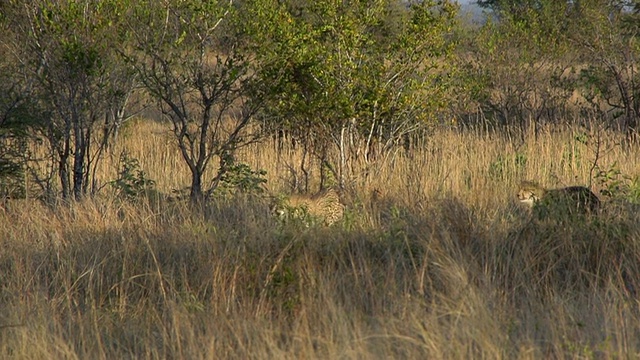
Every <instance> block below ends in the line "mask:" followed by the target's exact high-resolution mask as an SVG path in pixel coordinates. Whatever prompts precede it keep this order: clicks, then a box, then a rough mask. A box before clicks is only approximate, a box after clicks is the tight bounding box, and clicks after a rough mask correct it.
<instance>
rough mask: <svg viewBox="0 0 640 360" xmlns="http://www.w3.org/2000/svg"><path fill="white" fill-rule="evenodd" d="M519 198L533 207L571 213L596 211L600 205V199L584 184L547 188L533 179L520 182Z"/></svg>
mask: <svg viewBox="0 0 640 360" xmlns="http://www.w3.org/2000/svg"><path fill="white" fill-rule="evenodd" d="M518 200H520V202H521V203H523V204H526V205H527V206H529V207H530V208H533V209H540V208H546V209H547V210H549V209H551V210H555V211H558V212H559V211H564V212H569V213H583V214H584V213H588V212H595V211H596V210H598V208H599V207H600V199H598V197H597V196H596V195H595V194H594V193H593V192H592V191H591V190H589V188H586V187H584V186H569V187H564V188H558V189H545V188H544V187H542V186H540V185H539V184H537V183H535V182H532V181H523V182H522V183H521V184H520V190H519V191H518ZM547 212H548V211H547Z"/></svg>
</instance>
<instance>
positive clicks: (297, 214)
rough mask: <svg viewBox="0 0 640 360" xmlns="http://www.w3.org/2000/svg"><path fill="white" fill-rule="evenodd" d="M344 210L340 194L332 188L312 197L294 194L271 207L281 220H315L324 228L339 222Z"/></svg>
mask: <svg viewBox="0 0 640 360" xmlns="http://www.w3.org/2000/svg"><path fill="white" fill-rule="evenodd" d="M344 209H345V206H344V205H343V203H342V201H341V199H340V194H338V192H337V191H336V190H335V189H333V188H329V189H325V190H323V191H320V192H319V193H317V194H314V195H306V194H294V195H291V196H290V197H289V198H288V199H285V200H284V201H279V202H278V204H275V205H274V206H273V211H274V213H275V214H276V215H277V216H278V217H279V218H280V219H282V220H290V219H298V220H304V221H306V220H317V221H319V222H321V223H322V224H324V225H326V226H331V225H333V224H335V223H337V222H338V221H340V220H341V219H342V217H343V216H344Z"/></svg>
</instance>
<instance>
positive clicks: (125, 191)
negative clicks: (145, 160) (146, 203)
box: [111, 152, 156, 200]
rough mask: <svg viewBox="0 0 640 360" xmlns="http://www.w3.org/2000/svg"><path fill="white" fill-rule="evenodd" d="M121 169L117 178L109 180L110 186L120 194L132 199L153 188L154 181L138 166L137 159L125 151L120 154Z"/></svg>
mask: <svg viewBox="0 0 640 360" xmlns="http://www.w3.org/2000/svg"><path fill="white" fill-rule="evenodd" d="M120 164H121V169H120V171H119V172H118V178H117V179H116V180H113V181H111V186H112V187H113V188H114V189H115V190H116V191H117V192H118V193H119V195H120V196H122V197H124V198H125V199H127V200H134V199H137V198H138V197H140V196H142V195H144V194H146V193H147V192H149V191H151V190H153V189H154V187H155V184H156V182H155V181H154V180H151V179H149V178H148V177H147V174H146V173H145V172H144V170H142V169H141V168H140V164H139V162H138V159H135V158H131V157H129V155H128V154H127V153H126V152H123V153H122V154H120Z"/></svg>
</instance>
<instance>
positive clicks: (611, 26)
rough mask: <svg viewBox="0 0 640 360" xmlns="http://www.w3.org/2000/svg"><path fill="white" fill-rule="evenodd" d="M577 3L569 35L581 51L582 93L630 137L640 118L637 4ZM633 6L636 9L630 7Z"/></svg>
mask: <svg viewBox="0 0 640 360" xmlns="http://www.w3.org/2000/svg"><path fill="white" fill-rule="evenodd" d="M630 5H632V2H628V1H606V0H591V1H587V0H584V1H581V2H580V7H579V8H576V9H575V12H574V13H573V14H572V16H573V18H574V21H575V23H574V26H575V27H574V29H573V30H572V31H570V35H569V36H570V39H571V41H572V43H573V44H574V45H575V48H576V49H578V50H579V52H580V55H581V58H580V59H581V62H583V63H585V64H587V66H585V67H583V68H582V69H581V72H580V76H581V80H582V83H581V85H582V86H581V90H582V93H583V96H584V97H585V98H586V99H587V100H588V101H589V102H590V103H591V104H592V106H593V107H594V108H596V109H597V110H598V111H599V113H600V114H601V116H602V117H603V118H604V120H605V121H608V120H610V119H614V120H616V121H618V123H619V125H621V128H622V129H623V130H624V131H625V132H626V133H627V135H628V136H630V137H636V136H637V130H638V124H639V121H640V72H639V69H638V67H639V64H638V59H639V58H640V37H639V36H638V35H640V33H639V32H638V23H637V22H635V21H633V20H637V9H638V3H637V2H635V5H634V6H635V7H633V8H632V7H630ZM631 9H635V10H634V11H636V12H630V11H629V10H631Z"/></svg>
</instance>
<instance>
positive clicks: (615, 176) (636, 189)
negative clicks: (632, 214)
mask: <svg viewBox="0 0 640 360" xmlns="http://www.w3.org/2000/svg"><path fill="white" fill-rule="evenodd" d="M595 181H596V183H597V184H598V185H599V186H600V187H601V188H602V190H600V193H601V194H602V195H603V196H606V197H608V198H609V199H612V200H615V199H617V200H624V201H626V202H629V203H631V204H640V176H637V175H636V176H630V175H626V174H623V173H622V171H620V168H619V167H618V163H617V162H614V163H613V164H612V165H611V166H609V167H608V168H604V169H599V170H598V172H597V173H596V175H595Z"/></svg>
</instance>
